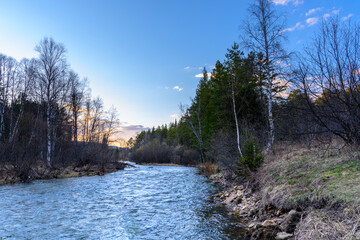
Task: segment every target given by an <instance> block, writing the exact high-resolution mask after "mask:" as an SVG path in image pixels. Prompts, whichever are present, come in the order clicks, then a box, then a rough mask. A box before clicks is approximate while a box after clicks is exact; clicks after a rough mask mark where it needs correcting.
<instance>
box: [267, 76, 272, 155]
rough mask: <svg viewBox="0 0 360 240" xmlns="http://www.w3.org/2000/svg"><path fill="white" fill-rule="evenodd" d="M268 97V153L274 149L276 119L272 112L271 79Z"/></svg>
mask: <svg viewBox="0 0 360 240" xmlns="http://www.w3.org/2000/svg"><path fill="white" fill-rule="evenodd" d="M267 98H268V119H269V136H268V137H269V139H268V143H267V146H266V154H268V153H269V152H270V150H271V149H272V145H273V142H274V119H273V112H272V84H271V81H268V90H267Z"/></svg>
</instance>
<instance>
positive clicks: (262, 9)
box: [241, 0, 289, 153]
mask: <svg viewBox="0 0 360 240" xmlns="http://www.w3.org/2000/svg"><path fill="white" fill-rule="evenodd" d="M248 11H249V14H250V16H249V17H248V18H247V19H246V20H245V21H244V23H243V27H242V30H243V35H242V36H241V39H242V43H243V45H244V46H245V47H246V48H247V49H250V50H252V51H254V52H257V53H261V54H262V55H263V57H264V59H263V60H262V61H261V62H262V63H263V69H264V71H265V82H264V86H265V95H266V98H267V111H268V114H267V115H268V121H269V134H268V143H267V147H266V152H267V153H268V152H269V151H270V150H271V149H272V144H273V141H274V133H275V132H274V118H273V100H274V97H275V93H274V90H275V89H276V87H277V86H276V84H275V78H276V77H277V76H278V75H279V74H280V73H281V71H280V69H279V66H280V65H281V64H282V63H283V61H285V60H286V59H287V58H288V57H289V55H288V54H287V53H286V52H285V51H284V49H283V47H282V42H283V40H284V39H285V32H286V31H285V19H284V17H283V16H281V15H278V14H277V13H276V12H275V9H274V6H273V5H272V2H271V1H270V0H255V2H254V4H252V5H251V6H250V7H249V10H248ZM260 81H262V79H260Z"/></svg>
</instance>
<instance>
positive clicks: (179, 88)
mask: <svg viewBox="0 0 360 240" xmlns="http://www.w3.org/2000/svg"><path fill="white" fill-rule="evenodd" d="M183 89H184V88H181V87H179V86H175V87H173V90H176V91H178V92H181V91H182V90H183Z"/></svg>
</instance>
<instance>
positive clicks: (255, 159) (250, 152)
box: [239, 138, 264, 171]
mask: <svg viewBox="0 0 360 240" xmlns="http://www.w3.org/2000/svg"><path fill="white" fill-rule="evenodd" d="M243 152H244V156H243V157H242V158H240V161H239V162H240V165H241V167H246V168H249V169H250V170H251V171H255V170H256V169H257V168H258V167H259V166H260V165H261V163H262V162H263V161H264V156H263V155H262V153H261V152H260V150H259V148H258V147H257V146H256V144H255V141H254V140H253V139H251V138H250V139H248V140H247V141H246V142H245V145H244V149H243Z"/></svg>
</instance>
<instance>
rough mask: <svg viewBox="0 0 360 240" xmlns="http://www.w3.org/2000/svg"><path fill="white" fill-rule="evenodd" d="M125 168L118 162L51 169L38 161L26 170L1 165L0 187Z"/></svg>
mask: <svg viewBox="0 0 360 240" xmlns="http://www.w3.org/2000/svg"><path fill="white" fill-rule="evenodd" d="M126 166H129V164H127V163H123V162H120V161H116V162H107V163H91V164H85V165H82V166H78V165H75V164H70V165H67V166H64V165H55V166H53V167H52V168H50V167H48V166H47V165H46V164H45V163H44V162H42V161H38V162H36V163H35V164H34V165H33V166H30V167H27V168H19V167H17V166H16V165H14V164H3V165H2V166H0V185H5V184H14V183H20V182H31V181H33V180H37V179H53V178H72V177H84V176H95V175H100V176H102V175H104V174H106V173H111V172H115V171H118V170H123V169H124V168H125V167H126Z"/></svg>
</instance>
